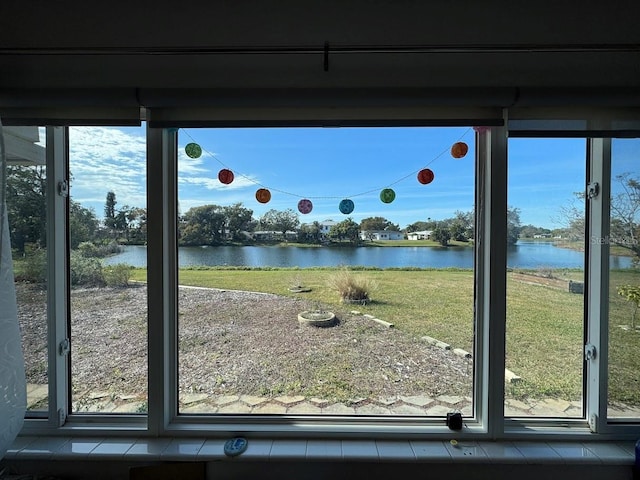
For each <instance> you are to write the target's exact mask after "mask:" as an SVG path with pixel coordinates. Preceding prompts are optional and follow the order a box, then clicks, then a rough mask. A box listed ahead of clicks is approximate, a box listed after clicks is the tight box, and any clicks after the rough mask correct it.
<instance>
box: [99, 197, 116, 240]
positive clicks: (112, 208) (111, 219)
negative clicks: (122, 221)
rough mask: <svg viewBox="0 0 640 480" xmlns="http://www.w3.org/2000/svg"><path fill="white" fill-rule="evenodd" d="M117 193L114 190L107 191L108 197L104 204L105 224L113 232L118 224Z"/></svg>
mask: <svg viewBox="0 0 640 480" xmlns="http://www.w3.org/2000/svg"><path fill="white" fill-rule="evenodd" d="M117 203H118V202H116V194H115V193H114V192H112V191H109V192H107V199H106V201H105V204H104V222H103V223H104V226H105V227H107V228H108V229H109V230H111V232H112V233H113V234H115V231H116V229H117V227H116V224H117V222H118V221H117V220H116V204H117Z"/></svg>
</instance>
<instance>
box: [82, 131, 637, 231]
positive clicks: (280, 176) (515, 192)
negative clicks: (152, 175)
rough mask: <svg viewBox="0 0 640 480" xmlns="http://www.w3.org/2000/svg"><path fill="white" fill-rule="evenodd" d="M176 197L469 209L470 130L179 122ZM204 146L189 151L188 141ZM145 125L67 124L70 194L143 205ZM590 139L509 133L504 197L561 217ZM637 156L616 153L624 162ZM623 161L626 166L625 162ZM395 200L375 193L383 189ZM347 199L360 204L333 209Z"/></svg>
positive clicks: (385, 212)
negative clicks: (459, 147)
mask: <svg viewBox="0 0 640 480" xmlns="http://www.w3.org/2000/svg"><path fill="white" fill-rule="evenodd" d="M178 138H179V158H178V167H179V171H180V174H179V186H178V188H179V201H180V209H181V211H182V213H184V212H186V211H187V210H188V209H189V208H191V207H194V206H199V205H205V204H216V205H229V204H232V203H236V202H241V203H242V204H243V205H244V206H245V207H246V208H249V209H251V210H253V212H254V217H256V218H258V217H260V216H261V215H262V214H263V213H264V212H266V211H267V210H269V209H276V210H284V209H287V208H291V209H293V210H294V211H296V212H297V203H298V201H299V200H300V199H302V198H308V199H310V200H311V201H312V202H313V210H312V212H311V213H309V214H307V215H302V214H301V215H300V220H301V222H304V223H309V222H313V221H315V220H318V221H322V220H326V219H332V220H336V221H340V220H343V219H345V218H347V217H351V218H353V219H354V220H355V221H357V222H359V221H360V220H362V219H363V218H366V217H371V216H382V217H385V218H387V219H388V220H390V221H392V222H393V223H397V224H399V226H400V227H401V228H404V227H406V226H407V225H408V224H410V223H413V222H416V221H419V220H427V219H428V218H431V219H438V220H439V219H444V218H448V217H451V216H453V214H454V212H455V211H456V210H461V211H469V210H471V209H472V208H473V203H474V176H475V167H474V156H475V152H474V138H475V133H474V131H473V129H472V128H471V127H464V128H422V127H412V128H345V127H343V128H272V129H255V128H244V129H181V130H179V137H178ZM457 141H463V142H465V143H467V144H468V145H469V152H468V154H467V155H466V156H465V157H464V158H462V159H454V158H453V157H452V156H451V154H450V148H451V146H452V145H453V144H454V143H455V142H457ZM190 142H195V143H197V144H199V145H200V146H201V147H202V149H203V154H202V156H201V157H200V158H197V159H192V158H189V157H188V156H187V155H186V154H185V151H184V147H185V145H186V144H187V143H190ZM624 150H625V149H624V148H621V149H620V155H619V156H620V157H621V158H622V159H625V158H627V157H628V158H631V156H632V153H633V152H631V151H629V152H626V153H625V152H624ZM145 155H146V147H145V128H144V126H143V127H140V128H133V127H132V128H129V127H126V128H113V127H111V128H106V127H82V128H72V129H71V133H70V156H71V162H70V163H71V172H72V176H73V178H72V182H71V195H72V198H73V199H74V200H76V201H79V202H80V203H82V204H83V205H85V206H87V207H91V208H93V209H94V210H95V212H96V214H97V216H98V217H100V218H101V217H102V214H103V209H104V203H105V198H106V194H107V192H108V191H109V190H113V191H114V192H115V193H116V199H117V202H118V204H117V206H116V208H119V207H122V206H124V205H129V206H144V205H145ZM584 159H585V141H584V140H583V139H510V140H509V185H508V186H509V205H511V206H515V207H518V208H520V210H521V220H522V223H523V224H529V223H531V224H534V225H537V226H543V227H547V228H556V227H560V226H561V218H560V217H561V215H560V207H561V206H562V205H567V204H568V203H569V202H571V201H572V199H573V192H576V191H579V190H582V189H583V188H584V181H585V180H584V165H585V160H584ZM626 166H629V167H632V163H629V162H626V163H625V161H621V163H620V168H622V170H623V171H625V168H626ZM427 167H428V168H430V169H431V170H433V172H434V174H435V179H434V181H433V182H432V183H431V184H428V185H422V184H420V183H419V182H418V181H417V179H416V173H417V172H418V171H419V170H420V169H422V168H427ZM222 168H228V169H230V170H232V171H233V172H234V174H235V180H234V181H233V182H232V183H231V184H229V185H225V184H222V183H220V182H219V181H218V172H219V170H220V169H222ZM626 170H627V171H628V170H629V169H628V168H626ZM261 187H265V188H268V189H269V190H270V191H271V194H272V199H271V201H270V202H269V203H267V204H260V203H258V202H257V201H256V199H255V191H256V190H257V189H258V188H261ZM387 187H388V188H393V190H394V191H395V192H396V199H395V200H394V201H393V202H392V203H390V204H384V203H382V202H381V201H380V198H379V193H380V190H382V189H383V188H387ZM343 198H350V199H351V200H353V202H354V204H355V209H354V211H353V212H352V213H351V214H350V215H344V214H342V213H340V211H339V210H338V204H339V202H340V200H342V199H343Z"/></svg>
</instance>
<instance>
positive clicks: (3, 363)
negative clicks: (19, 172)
mask: <svg viewBox="0 0 640 480" xmlns="http://www.w3.org/2000/svg"><path fill="white" fill-rule="evenodd" d="M6 165H7V155H6V151H5V146H4V133H3V131H2V122H1V121H0V459H1V458H3V457H4V454H5V453H6V451H7V448H8V447H9V446H10V445H11V443H13V441H14V440H15V438H16V436H17V435H18V432H19V431H20V429H21V428H22V424H23V422H24V414H25V410H26V404H27V387H26V379H25V371H24V357H23V355H22V342H21V340H20V328H19V326H18V310H17V307H16V290H15V285H14V283H13V261H12V259H11V243H10V242H9V220H8V217H7V207H6V203H5V192H6V180H7V179H6Z"/></svg>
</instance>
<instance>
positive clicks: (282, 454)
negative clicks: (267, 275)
mask: <svg viewBox="0 0 640 480" xmlns="http://www.w3.org/2000/svg"><path fill="white" fill-rule="evenodd" d="M224 443H225V439H219V438H216V439H212V438H209V439H207V438H122V437H104V438H102V437H93V438H79V437H56V436H22V437H18V439H16V441H15V442H14V444H13V445H12V446H11V447H10V448H9V450H8V451H7V453H6V455H5V457H4V460H6V461H11V462H26V461H36V460H38V461H104V460H108V461H118V460H119V461H124V462H140V461H202V462H219V461H228V462H242V461H270V462H283V461H284V462H286V461H331V462H336V461H337V462H340V461H343V462H354V461H361V462H375V463H395V462H408V463H411V462H415V463H448V464H456V463H483V464H523V465H543V464H544V465H548V464H558V465H561V464H565V465H566V464H580V465H612V466H625V467H626V466H628V467H631V466H632V465H633V464H634V444H633V442H604V441H601V442H577V441H553V442H550V441H546V442H542V441H499V442H491V441H473V440H460V441H459V443H458V445H452V443H451V442H449V441H439V440H425V441H422V440H403V441H396V440H322V439H316V440H303V439H293V440H287V439H275V440H270V439H249V445H248V448H247V450H246V451H245V452H244V453H243V454H242V455H240V456H239V457H233V458H230V457H227V456H225V454H224V450H223V446H224Z"/></svg>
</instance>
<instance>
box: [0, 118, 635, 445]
mask: <svg viewBox="0 0 640 480" xmlns="http://www.w3.org/2000/svg"><path fill="white" fill-rule="evenodd" d="M185 115H187V114H186V113H185ZM164 121H165V122H167V123H168V121H167V120H164ZM240 123H241V122H240ZM399 123H401V122H398V123H394V124H393V126H391V123H390V122H387V123H385V122H378V124H377V126H366V127H364V126H359V127H357V126H348V127H347V126H344V127H341V128H321V127H315V126H314V127H300V126H295V127H294V126H281V125H278V126H269V127H267V126H255V125H251V126H248V125H246V126H241V127H238V126H237V123H236V124H234V125H233V126H225V127H224V128H222V127H219V126H218V127H216V128H213V127H211V128H209V127H203V125H206V123H205V122H199V123H197V126H194V127H189V126H182V125H183V124H181V123H180V121H176V125H181V126H179V127H176V126H173V125H172V126H171V128H167V125H166V124H162V125H160V126H158V125H154V124H153V123H152V124H151V125H147V124H145V125H144V127H116V126H111V127H105V126H77V125H76V126H68V127H60V126H56V127H51V126H47V127H46V128H45V127H40V128H37V127H33V128H32V129H31V132H30V133H31V137H29V143H30V145H31V147H32V148H33V149H35V150H34V151H35V152H37V153H38V155H40V157H38V158H40V160H39V161H40V163H37V162H36V163H33V164H28V165H27V164H24V162H23V163H21V162H19V161H18V160H17V159H14V160H13V161H11V159H10V164H9V171H8V177H7V178H8V187H9V188H8V189H7V193H8V197H7V204H8V207H9V221H10V228H11V234H12V242H13V243H12V251H13V252H12V253H13V255H14V259H15V280H16V286H17V291H18V297H19V309H18V310H19V317H20V318H19V321H20V326H21V333H22V336H23V349H24V351H25V358H26V366H27V376H28V378H27V380H28V384H29V390H28V401H29V413H28V415H29V417H30V419H29V422H28V427H29V428H33V429H35V430H36V431H37V430H38V429H42V430H47V429H51V428H57V427H58V426H59V425H64V424H65V422H70V423H71V424H73V425H76V426H82V427H83V428H85V427H86V428H90V429H91V431H94V430H95V431H98V432H99V431H100V429H101V428H103V427H104V425H107V426H108V427H109V428H111V429H113V430H118V429H123V430H124V429H127V428H128V429H129V430H130V429H131V428H135V429H137V430H136V431H139V432H143V431H146V432H148V433H149V434H150V435H159V434H163V435H171V434H172V433H171V432H173V431H174V429H180V430H185V431H196V430H197V431H200V432H214V431H221V430H224V431H228V430H229V429H230V426H231V425H233V426H235V427H237V426H239V425H240V426H241V427H242V429H243V431H248V432H251V431H253V429H254V428H260V429H261V431H262V432H267V431H271V430H270V429H273V432H275V433H274V435H285V434H287V433H291V432H294V433H295V434H296V435H297V434H305V433H309V434H310V435H313V434H314V433H316V432H318V431H323V432H329V431H330V432H333V433H338V434H339V433H340V432H343V431H344V428H345V426H347V425H348V426H349V428H351V429H352V432H353V433H354V434H356V435H357V434H362V435H375V434H376V433H377V432H382V433H384V434H385V435H386V434H393V433H396V432H399V433H402V434H407V433H411V434H427V435H428V434H431V433H442V432H446V433H448V430H447V423H446V418H447V415H448V414H450V413H458V412H459V413H461V414H462V416H463V421H464V431H465V434H469V435H470V436H473V437H474V438H485V437H486V436H487V435H490V436H492V438H493V437H500V436H508V435H511V434H512V432H514V431H516V432H517V435H536V433H537V432H538V431H539V430H538V429H536V428H529V427H531V426H541V425H542V426H544V428H545V429H546V430H545V433H546V434H552V433H554V432H556V430H554V429H555V428H556V427H558V428H560V427H561V428H563V429H565V430H557V432H559V433H558V434H559V435H563V434H562V433H560V432H562V431H564V432H566V431H567V430H566V429H572V428H575V429H577V430H576V431H578V432H580V433H584V432H586V431H587V429H588V428H591V430H592V431H593V432H595V433H596V434H598V433H607V434H613V436H615V435H617V433H618V432H619V431H624V432H625V433H629V432H635V431H636V430H635V429H636V427H637V423H636V422H637V420H638V412H639V411H640V402H639V401H638V399H637V398H636V391H637V388H635V384H636V383H637V380H638V378H637V374H636V373H634V372H636V370H637V369H635V367H634V365H635V360H634V359H635V357H634V355H635V353H634V352H636V351H637V350H638V348H637V347H638V345H637V341H636V339H635V336H636V333H635V332H636V330H638V329H637V320H636V316H637V315H636V307H637V305H636V304H637V303H638V302H637V301H636V300H637V299H636V298H635V297H636V296H637V295H636V294H635V290H634V289H636V288H637V285H635V282H636V273H637V251H636V249H635V248H634V242H635V240H634V238H636V236H637V233H638V232H636V227H637V218H636V216H637V215H636V214H637V208H636V205H635V202H636V200H637V199H636V197H637V192H636V190H637V179H636V176H637V175H636V174H637V168H636V163H637V161H636V160H637V158H636V157H637V153H638V142H637V139H635V138H625V139H615V138H614V139H612V140H611V141H609V140H608V139H606V138H605V139H603V138H602V135H599V136H597V137H594V138H590V137H589V135H588V134H587V133H585V134H584V135H583V134H580V133H579V132H578V133H577V132H576V131H575V130H571V131H567V132H564V131H562V130H561V129H558V128H556V130H557V131H555V130H554V131H553V132H552V135H543V133H541V132H537V131H533V130H520V131H516V130H515V129H514V131H513V132H510V130H509V124H508V122H507V121H506V120H505V123H506V124H505V126H494V127H483V128H474V127H473V126H456V127H451V126H447V127H434V126H399ZM414 123H415V122H414ZM460 123H462V122H460ZM533 123H535V122H533ZM431 124H432V123H430V125H431ZM448 124H449V125H450V124H451V123H448ZM184 125H188V122H186V123H185V124H184ZM216 125H220V123H218V124H216ZM367 125H371V123H368V124H367ZM412 125H413V123H412ZM553 126H555V124H553ZM20 128H22V127H20ZM8 130H9V131H11V130H10V129H8ZM16 131H18V128H17V127H16ZM514 132H515V134H513V133H514ZM523 132H524V133H523ZM532 133H533V134H532ZM564 133H567V135H563V134H564ZM599 133H602V132H599ZM36 134H37V135H36ZM612 136H613V134H612ZM627 136H630V135H628V132H627ZM609 170H610V172H609ZM603 199H605V200H603ZM43 208H44V210H43ZM26 220H29V221H28V222H27V221H26ZM39 232H40V233H39ZM42 232H44V234H42ZM598 232H603V233H602V235H600V234H599V233H598ZM38 235H40V236H38ZM505 247H506V248H505ZM37 274H39V276H37ZM594 352H596V353H595V355H594ZM601 353H603V354H602V355H601ZM602 399H606V400H604V402H606V405H603V402H602ZM47 416H48V419H45V418H44V417H47ZM301 417H303V421H296V419H300V418H301ZM54 423H57V424H59V425H53V424H54ZM621 424H624V425H621ZM132 426H133V427H132ZM604 428H606V429H608V430H606V431H605V430H604ZM145 429H146V430H145ZM616 429H617V430H616ZM624 429H626V430H624ZM487 432H488V433H487ZM73 434H75V433H73Z"/></svg>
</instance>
